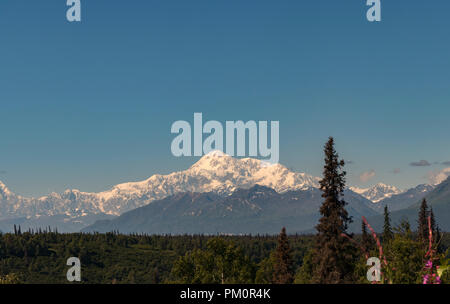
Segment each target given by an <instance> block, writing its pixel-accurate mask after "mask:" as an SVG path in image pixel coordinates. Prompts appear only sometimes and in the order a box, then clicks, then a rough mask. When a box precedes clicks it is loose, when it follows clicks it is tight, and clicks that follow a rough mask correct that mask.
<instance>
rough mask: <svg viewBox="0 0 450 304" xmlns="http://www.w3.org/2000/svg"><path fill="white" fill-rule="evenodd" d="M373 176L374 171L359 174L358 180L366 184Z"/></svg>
mask: <svg viewBox="0 0 450 304" xmlns="http://www.w3.org/2000/svg"><path fill="white" fill-rule="evenodd" d="M375 175H376V173H375V170H373V169H372V170H370V171H366V172H363V173H361V175H360V176H359V180H360V181H361V182H363V183H367V182H368V181H369V180H371V179H372V178H374V177H375Z"/></svg>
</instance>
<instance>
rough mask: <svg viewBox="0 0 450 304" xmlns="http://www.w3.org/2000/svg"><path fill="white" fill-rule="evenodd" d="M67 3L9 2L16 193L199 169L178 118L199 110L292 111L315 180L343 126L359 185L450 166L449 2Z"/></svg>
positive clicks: (2, 51)
mask: <svg viewBox="0 0 450 304" xmlns="http://www.w3.org/2000/svg"><path fill="white" fill-rule="evenodd" d="M65 2H66V1H65V0H41V1H25V0H2V1H0V39H1V40H0V132H1V133H0V134H1V137H0V180H1V181H3V182H4V183H5V184H6V185H7V186H8V187H9V188H10V189H11V190H13V191H14V192H16V193H19V194H23V195H33V196H38V195H43V194H47V193H48V192H50V191H56V192H61V191H63V190H64V189H66V188H77V189H80V190H82V191H101V190H106V189H108V188H109V187H111V186H112V185H114V184H117V183H121V182H127V181H136V180H142V179H145V178H147V177H149V176H151V175H153V174H155V173H168V172H172V171H175V170H180V169H185V168H187V167H189V165H191V164H192V163H194V162H195V161H196V159H197V158H194V157H192V158H175V157H174V156H172V154H171V152H170V143H171V141H172V139H173V138H174V135H172V134H170V126H171V124H172V123H173V122H174V121H176V120H188V121H192V120H193V113H194V112H202V113H203V116H204V119H205V120H219V121H222V122H224V121H226V120H244V121H247V120H269V121H271V120H278V121H280V162H281V163H282V164H284V165H286V166H287V167H291V168H294V169H295V170H298V171H304V172H307V173H310V174H313V175H320V174H321V167H322V159H323V156H322V146H323V144H324V142H325V141H326V140H327V137H328V136H330V135H332V136H334V137H335V138H336V141H337V149H338V151H339V152H340V154H341V156H342V157H343V158H345V159H346V160H349V161H351V162H352V163H351V164H349V165H348V166H347V171H348V172H349V178H348V180H349V183H350V184H352V185H356V186H364V187H366V186H370V185H372V184H374V183H377V182H385V183H388V184H393V185H396V186H399V187H402V188H405V187H410V186H415V185H416V184H419V183H424V182H427V178H426V176H427V174H428V172H430V171H434V172H437V171H439V170H442V169H444V168H445V167H450V165H447V166H445V165H444V164H442V163H443V162H446V161H450V153H449V151H450V140H449V139H450V138H449V137H450V135H449V124H450V122H449V113H450V18H448V16H449V12H450V2H449V1H448V0H434V1H416V0H414V1H406V0H404V1H392V0H381V2H382V22H381V23H369V22H368V21H367V20H366V17H365V14H366V10H367V7H366V6H365V2H366V1H365V0H346V1H335V0H302V1H299V0H258V1H256V0H226V1H225V0H171V1H162V0H158V1H156V0H145V1H144V0H111V1H107V0H82V1H81V2H82V22H81V23H77V24H75V23H69V22H67V20H66V13H65V12H66V9H67V8H66V5H65ZM421 160H426V161H427V162H428V163H429V166H411V163H413V162H419V161H421ZM423 164H426V163H423ZM370 172H372V173H370ZM363 173H366V174H365V175H363V177H364V176H367V177H368V178H366V179H364V178H362V179H361V178H360V175H361V174H363ZM369 177H372V178H369Z"/></svg>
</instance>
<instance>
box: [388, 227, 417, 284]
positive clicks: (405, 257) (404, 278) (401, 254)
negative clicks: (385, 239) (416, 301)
mask: <svg viewBox="0 0 450 304" xmlns="http://www.w3.org/2000/svg"><path fill="white" fill-rule="evenodd" d="M396 230H397V233H396V234H395V236H394V239H393V240H392V241H391V243H390V244H389V247H388V249H387V252H386V257H387V260H388V267H387V268H385V269H383V272H385V275H386V277H387V278H388V280H389V281H388V283H393V284H418V283H421V281H422V277H421V272H422V269H423V267H424V256H425V251H424V250H423V247H422V245H421V243H420V242H418V241H416V240H414V238H413V234H412V232H411V229H410V225H409V223H408V222H406V221H403V222H402V223H401V224H400V226H399V227H398V228H397V229H396Z"/></svg>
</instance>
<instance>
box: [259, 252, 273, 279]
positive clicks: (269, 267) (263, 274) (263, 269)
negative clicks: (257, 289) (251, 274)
mask: <svg viewBox="0 0 450 304" xmlns="http://www.w3.org/2000/svg"><path fill="white" fill-rule="evenodd" d="M274 265H275V254H274V252H273V253H271V254H270V256H269V257H268V258H265V259H264V260H262V261H261V262H260V263H259V264H258V266H257V268H258V270H257V271H256V278H255V283H256V284H272V283H273V274H274V272H275V270H274Z"/></svg>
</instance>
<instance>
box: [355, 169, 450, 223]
mask: <svg viewBox="0 0 450 304" xmlns="http://www.w3.org/2000/svg"><path fill="white" fill-rule="evenodd" d="M430 189H431V188H429V187H428V186H418V187H417V188H415V189H411V190H410V191H408V192H406V193H405V194H404V195H403V196H402V197H399V198H398V201H397V199H396V198H394V197H393V201H391V204H392V205H389V208H391V207H390V206H396V205H401V206H406V204H405V202H406V201H409V202H411V201H414V203H413V204H410V205H409V206H406V207H404V208H400V209H396V210H395V211H394V212H392V213H391V220H392V224H393V225H396V224H399V223H400V222H401V221H402V220H408V221H409V223H410V224H411V227H413V228H414V229H416V227H417V214H418V212H419V207H420V203H421V200H422V199H423V198H424V197H425V198H426V199H427V203H428V205H429V206H431V207H432V208H433V213H434V215H435V217H436V221H437V223H438V225H439V228H440V229H441V230H443V231H450V177H449V178H447V179H446V180H445V181H444V182H442V183H441V184H439V185H437V186H436V187H433V188H432V189H431V191H430ZM415 190H416V191H415ZM421 191H422V192H421ZM419 193H420V194H419ZM405 196H406V197H405ZM386 203H389V201H388V202H386ZM391 209H393V208H391ZM393 210H394V209H393ZM368 221H369V222H370V223H371V225H372V226H373V227H374V228H375V229H376V230H379V231H381V229H382V227H383V216H380V215H378V216H374V217H369V218H368ZM352 227H353V229H357V228H356V226H352Z"/></svg>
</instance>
